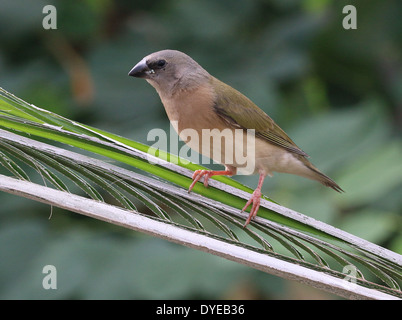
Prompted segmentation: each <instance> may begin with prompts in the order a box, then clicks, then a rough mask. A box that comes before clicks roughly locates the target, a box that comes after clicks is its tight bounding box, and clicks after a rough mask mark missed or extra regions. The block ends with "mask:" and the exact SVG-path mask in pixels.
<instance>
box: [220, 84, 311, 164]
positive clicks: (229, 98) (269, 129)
mask: <svg viewBox="0 0 402 320" xmlns="http://www.w3.org/2000/svg"><path fill="white" fill-rule="evenodd" d="M212 82H213V83H212V85H213V87H214V89H215V93H216V98H215V104H214V110H215V112H216V113H217V114H218V115H219V116H220V117H221V118H222V119H223V120H224V121H225V122H226V123H227V124H228V125H230V126H232V127H235V128H241V129H254V130H255V135H256V136H257V137H259V138H262V139H265V140H266V141H267V142H269V143H271V144H274V145H276V146H279V147H282V148H285V149H286V150H288V151H290V152H293V153H295V154H298V155H301V156H304V157H308V154H307V153H305V152H304V151H303V150H301V149H300V148H299V147H298V146H297V145H296V144H295V143H294V142H293V141H292V139H290V138H289V137H288V135H287V134H286V133H285V132H284V131H283V130H282V129H281V128H280V127H279V126H278V125H277V124H276V123H275V122H274V121H273V120H272V119H271V118H270V117H269V116H268V115H267V114H266V113H265V112H264V111H262V110H261V109H260V108H258V107H257V106H256V105H255V104H254V103H253V102H252V101H251V100H250V99H248V98H247V97H246V96H244V95H243V94H242V93H240V92H239V91H237V90H236V89H233V88H232V87H230V86H229V85H227V84H225V83H223V82H221V81H220V80H218V79H216V78H213V79H212Z"/></svg>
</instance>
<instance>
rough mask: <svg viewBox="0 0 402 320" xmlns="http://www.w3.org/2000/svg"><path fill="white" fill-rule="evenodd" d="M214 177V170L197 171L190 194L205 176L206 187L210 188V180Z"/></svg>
mask: <svg viewBox="0 0 402 320" xmlns="http://www.w3.org/2000/svg"><path fill="white" fill-rule="evenodd" d="M212 175H213V171H212V170H195V171H194V173H193V177H192V179H193V182H192V183H191V185H190V187H189V188H188V192H190V191H191V190H192V189H193V188H194V186H195V184H196V183H197V182H198V181H199V180H200V179H201V178H202V177H203V176H204V186H205V187H208V179H209V178H210V177H211V176H212Z"/></svg>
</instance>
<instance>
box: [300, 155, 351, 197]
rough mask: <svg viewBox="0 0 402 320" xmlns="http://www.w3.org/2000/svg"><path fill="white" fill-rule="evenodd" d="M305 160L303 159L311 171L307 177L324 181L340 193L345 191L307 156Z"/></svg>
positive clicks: (324, 183)
mask: <svg viewBox="0 0 402 320" xmlns="http://www.w3.org/2000/svg"><path fill="white" fill-rule="evenodd" d="M304 160H305V161H303V163H304V164H305V165H306V167H307V168H309V169H310V173H311V174H309V175H306V177H307V178H310V179H313V180H316V181H318V182H320V183H322V184H323V185H324V186H327V187H330V188H332V189H334V190H335V191H337V192H339V193H341V192H345V191H343V190H342V188H341V187H340V186H339V185H338V184H337V183H336V182H335V181H334V180H332V179H331V178H330V177H328V176H327V175H325V174H323V173H322V172H321V171H320V170H318V169H317V168H316V167H314V166H313V165H312V164H311V162H310V161H308V160H307V159H305V158H304Z"/></svg>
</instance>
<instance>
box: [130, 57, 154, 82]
mask: <svg viewBox="0 0 402 320" xmlns="http://www.w3.org/2000/svg"><path fill="white" fill-rule="evenodd" d="M149 71H150V69H149V68H148V66H147V63H146V61H145V58H144V59H142V60H141V61H140V62H138V63H137V64H136V65H135V66H134V68H132V69H131V70H130V72H129V73H128V75H129V76H131V77H136V78H145V77H146V76H147V75H148V73H149Z"/></svg>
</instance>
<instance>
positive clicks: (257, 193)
mask: <svg viewBox="0 0 402 320" xmlns="http://www.w3.org/2000/svg"><path fill="white" fill-rule="evenodd" d="M260 202H261V190H260V189H256V190H254V192H253V194H252V196H251V198H250V200H248V201H247V203H246V205H245V206H244V208H243V210H242V211H241V212H244V211H245V210H246V209H247V208H248V206H249V205H250V204H253V206H252V207H251V211H250V214H249V216H248V218H247V220H246V223H245V224H244V226H243V228H245V227H246V226H247V225H248V224H249V223H250V221H251V219H253V218H254V217H255V216H256V215H257V212H258V209H259V208H260Z"/></svg>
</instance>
